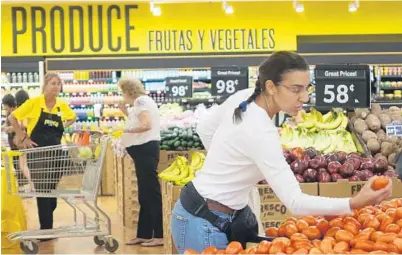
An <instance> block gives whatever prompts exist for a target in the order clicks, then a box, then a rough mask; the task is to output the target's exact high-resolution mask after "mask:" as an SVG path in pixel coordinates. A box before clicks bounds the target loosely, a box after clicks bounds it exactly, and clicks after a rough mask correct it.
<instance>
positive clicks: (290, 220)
mask: <svg viewBox="0 0 402 255" xmlns="http://www.w3.org/2000/svg"><path fill="white" fill-rule="evenodd" d="M286 222H294V223H296V222H297V219H296V218H295V217H289V218H287V219H286Z"/></svg>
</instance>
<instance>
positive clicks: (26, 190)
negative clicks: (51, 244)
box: [3, 132, 119, 254]
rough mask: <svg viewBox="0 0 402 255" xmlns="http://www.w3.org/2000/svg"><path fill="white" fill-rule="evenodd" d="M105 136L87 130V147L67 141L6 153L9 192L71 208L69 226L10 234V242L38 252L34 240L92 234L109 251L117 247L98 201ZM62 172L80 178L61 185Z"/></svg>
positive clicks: (27, 251) (25, 250) (109, 223)
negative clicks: (88, 137) (47, 199)
mask: <svg viewBox="0 0 402 255" xmlns="http://www.w3.org/2000/svg"><path fill="white" fill-rule="evenodd" d="M109 139H110V136H103V135H102V134H100V133H98V132H91V141H90V143H89V144H87V145H85V146H84V145H76V144H71V143H70V144H67V145H56V146H48V147H38V148H33V149H25V150H20V151H6V152H4V155H3V159H4V160H5V162H4V163H5V164H4V165H5V169H6V176H7V184H8V185H7V186H8V192H9V193H11V194H17V195H19V196H21V197H48V198H49V197H52V198H61V199H62V200H64V201H65V202H66V203H67V204H68V205H69V206H70V207H71V208H72V209H73V212H74V225H72V226H65V227H58V228H54V229H45V230H28V231H22V232H16V233H12V234H10V235H9V236H8V238H9V239H10V240H12V241H17V240H19V241H21V243H20V246H21V249H22V250H23V251H24V252H25V253H27V254H36V253H37V252H38V244H37V240H40V239H49V238H63V237H84V236H94V242H95V243H96V244H97V245H99V246H102V245H104V247H105V249H106V251H108V252H115V251H116V250H117V249H118V247H119V243H118V242H117V240H116V239H114V238H113V237H112V236H111V221H110V218H109V216H108V215H107V214H106V213H105V212H104V211H103V210H101V209H100V208H99V207H98V205H97V194H98V190H99V186H100V181H101V175H102V165H103V160H104V158H105V153H106V147H107V144H108V140H109ZM16 161H22V162H23V163H22V164H20V162H18V163H16ZM66 176H67V177H78V180H77V178H75V179H74V181H72V182H70V183H68V185H67V186H66V187H61V185H59V184H60V180H61V179H64V178H65V177H66ZM12 182H14V185H12V184H13V183H12ZM15 182H17V185H15ZM16 187H17V188H16ZM78 214H80V215H81V216H82V217H78ZM91 214H92V215H91Z"/></svg>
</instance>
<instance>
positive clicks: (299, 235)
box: [290, 233, 308, 241]
mask: <svg viewBox="0 0 402 255" xmlns="http://www.w3.org/2000/svg"><path fill="white" fill-rule="evenodd" d="M290 240H292V241H296V240H308V238H307V236H306V235H305V234H302V233H295V234H293V235H292V236H291V237H290Z"/></svg>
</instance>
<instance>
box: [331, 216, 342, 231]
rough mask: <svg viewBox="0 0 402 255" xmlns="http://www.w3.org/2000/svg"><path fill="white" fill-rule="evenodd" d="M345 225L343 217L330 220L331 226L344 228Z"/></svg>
mask: <svg viewBox="0 0 402 255" xmlns="http://www.w3.org/2000/svg"><path fill="white" fill-rule="evenodd" d="M344 225H345V223H343V221H342V219H340V218H336V219H333V220H331V221H330V222H329V226H330V227H331V228H334V227H338V228H340V229H343V226H344Z"/></svg>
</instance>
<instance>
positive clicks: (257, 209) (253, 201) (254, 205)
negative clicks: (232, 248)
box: [248, 187, 265, 235]
mask: <svg viewBox="0 0 402 255" xmlns="http://www.w3.org/2000/svg"><path fill="white" fill-rule="evenodd" d="M248 206H250V208H251V210H252V211H253V213H254V214H255V217H256V218H257V221H258V233H259V234H260V235H265V230H264V229H263V227H262V223H261V202H260V193H259V192H258V188H257V187H254V188H253V189H252V190H251V192H250V194H249V198H248Z"/></svg>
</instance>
